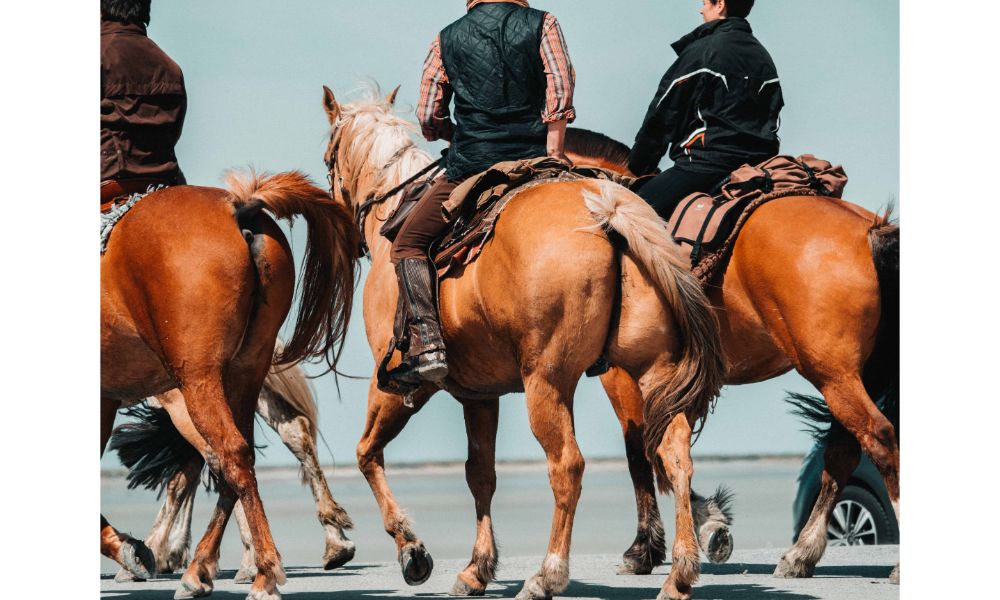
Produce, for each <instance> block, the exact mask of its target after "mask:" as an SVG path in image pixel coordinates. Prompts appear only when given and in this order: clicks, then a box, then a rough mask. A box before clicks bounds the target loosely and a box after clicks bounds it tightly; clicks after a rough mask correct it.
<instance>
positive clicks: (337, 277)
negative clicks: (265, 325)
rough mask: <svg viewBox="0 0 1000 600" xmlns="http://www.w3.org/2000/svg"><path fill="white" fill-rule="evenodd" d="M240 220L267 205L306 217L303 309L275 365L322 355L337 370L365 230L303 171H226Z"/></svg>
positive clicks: (275, 211) (285, 216) (279, 212)
mask: <svg viewBox="0 0 1000 600" xmlns="http://www.w3.org/2000/svg"><path fill="white" fill-rule="evenodd" d="M226 188H227V190H228V191H229V194H230V197H231V201H232V202H233V205H234V206H235V207H236V212H237V220H238V221H241V220H245V219H247V218H248V217H250V216H254V215H256V214H257V213H258V212H259V211H260V210H262V209H267V210H268V211H270V212H271V213H272V214H274V216H276V217H278V218H280V219H287V220H288V221H292V220H293V219H294V217H295V216H298V215H301V216H303V217H305V220H306V223H307V225H308V229H309V233H308V241H307V242H306V250H305V257H304V259H303V267H302V272H301V275H300V278H299V285H298V296H299V309H298V317H297V319H296V321H295V328H294V331H293V333H292V337H291V339H290V340H289V341H288V343H287V344H286V345H285V347H284V349H283V350H282V351H281V353H280V354H279V355H277V356H276V357H275V362H276V363H294V362H299V361H301V360H305V359H309V358H323V359H324V360H325V361H326V363H327V365H328V366H329V367H330V370H334V369H335V367H336V364H337V360H338V359H339V358H340V353H341V351H342V350H343V347H344V337H345V334H346V332H347V324H348V322H349V321H350V318H351V307H352V302H353V299H354V285H355V282H356V280H357V261H356V258H357V257H358V248H359V247H360V234H359V233H358V230H357V228H356V227H355V226H354V220H353V219H352V218H351V215H350V213H349V212H348V209H347V207H346V206H344V205H343V204H342V203H339V202H336V201H334V200H333V199H332V198H331V197H330V194H329V193H327V192H326V191H324V190H322V189H320V188H318V187H316V186H315V185H313V184H312V182H311V181H310V180H309V178H307V177H306V176H305V175H303V174H302V173H300V172H298V171H289V172H285V173H278V174H277V175H267V174H257V173H256V172H254V171H252V170H251V171H250V172H249V173H240V172H235V171H230V172H229V173H227V174H226Z"/></svg>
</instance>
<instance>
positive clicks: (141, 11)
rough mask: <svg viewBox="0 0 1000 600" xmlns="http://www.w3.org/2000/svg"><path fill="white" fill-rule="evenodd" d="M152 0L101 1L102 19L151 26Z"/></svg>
mask: <svg viewBox="0 0 1000 600" xmlns="http://www.w3.org/2000/svg"><path fill="white" fill-rule="evenodd" d="M150 2H151V0H101V18H102V19H104V20H107V21H118V22H120V23H135V24H137V25H149V3H150Z"/></svg>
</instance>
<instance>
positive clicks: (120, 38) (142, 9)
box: [101, 0, 187, 204]
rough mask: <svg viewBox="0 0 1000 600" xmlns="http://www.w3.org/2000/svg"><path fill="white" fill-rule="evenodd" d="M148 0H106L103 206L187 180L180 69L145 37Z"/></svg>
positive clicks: (103, 4)
mask: <svg viewBox="0 0 1000 600" xmlns="http://www.w3.org/2000/svg"><path fill="white" fill-rule="evenodd" d="M149 5H150V0H101V203H102V204H104V203H105V202H107V201H109V200H112V199H114V198H115V197H118V196H122V195H127V194H130V193H134V192H144V191H146V188H147V187H148V186H149V185H156V184H166V185H175V184H182V183H184V175H183V174H182V173H181V170H180V167H178V165H177V157H176V155H175V154H174V146H175V145H176V144H177V140H178V139H180V136H181V128H182V127H183V125H184V113H185V111H186V110H187V95H186V93H185V90H184V76H183V74H182V73H181V69H180V67H178V66H177V63H175V62H174V61H173V60H171V59H170V57H169V56H167V55H166V53H164V52H163V50H161V49H160V47H159V46H157V45H156V44H155V43H154V42H153V41H152V40H150V39H149V38H148V37H147V36H146V25H148V24H149Z"/></svg>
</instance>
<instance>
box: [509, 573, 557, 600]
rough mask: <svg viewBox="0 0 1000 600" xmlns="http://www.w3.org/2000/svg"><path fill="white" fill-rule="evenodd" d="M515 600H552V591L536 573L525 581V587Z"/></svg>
mask: <svg viewBox="0 0 1000 600" xmlns="http://www.w3.org/2000/svg"><path fill="white" fill-rule="evenodd" d="M514 600H552V592H550V591H548V590H546V589H545V587H544V586H543V585H542V578H541V577H539V576H538V575H535V576H533V577H532V578H531V579H529V580H527V581H525V582H524V587H523V588H521V591H520V592H518V593H517V596H515V597H514Z"/></svg>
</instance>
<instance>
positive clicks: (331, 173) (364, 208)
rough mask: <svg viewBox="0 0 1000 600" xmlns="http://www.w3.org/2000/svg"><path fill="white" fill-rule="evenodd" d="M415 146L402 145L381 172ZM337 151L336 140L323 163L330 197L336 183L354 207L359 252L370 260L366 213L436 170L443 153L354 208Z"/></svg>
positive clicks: (338, 141)
mask: <svg viewBox="0 0 1000 600" xmlns="http://www.w3.org/2000/svg"><path fill="white" fill-rule="evenodd" d="M415 145H416V144H414V143H413V142H412V141H410V142H409V143H408V144H406V145H404V146H403V147H402V148H400V149H399V150H397V151H396V153H395V154H393V155H392V157H391V158H390V159H389V161H388V162H387V163H386V164H385V165H384V166H383V167H382V171H383V172H384V171H385V170H386V169H388V168H389V167H391V166H392V165H394V164H396V162H398V161H399V160H400V159H401V158H402V157H403V155H404V154H406V151H407V150H409V149H410V148H412V147H414V146H415ZM338 150H340V140H337V142H336V143H335V144H334V146H333V148H331V149H330V156H329V158H328V159H326V161H325V163H326V180H327V181H328V182H329V184H330V197H331V198H334V199H336V195H335V194H334V182H335V181H336V185H337V187H338V188H339V189H340V195H341V197H342V198H343V199H344V201H345V202H347V204H348V206H354V223H355V225H357V227H358V230H359V231H360V232H361V252H362V254H364V255H365V256H367V257H368V258H369V259H370V258H371V252H370V251H369V249H368V242H367V241H365V219H366V218H368V213H369V212H370V211H371V209H372V208H373V207H375V206H377V205H379V204H381V203H383V202H385V201H386V200H388V199H389V198H391V197H393V196H395V195H396V194H398V193H399V192H401V191H402V190H403V189H404V188H405V187H406V186H408V185H410V184H411V183H413V182H414V181H416V180H417V179H420V177H422V176H424V175H426V174H427V173H428V172H430V171H432V170H435V169H437V168H438V167H439V166H440V165H441V161H442V160H444V153H443V152H442V157H441V158H439V159H437V160H435V161H434V162H432V163H430V164H429V165H427V166H426V167H424V168H423V169H421V170H420V171H418V172H417V173H416V174H414V175H413V176H412V177H410V178H408V179H407V180H406V181H404V182H402V183H400V184H399V185H397V186H396V187H394V188H392V189H391V190H389V191H388V192H386V193H384V194H381V195H379V196H374V195H373V196H369V197H368V198H367V199H365V200H364V201H363V202H361V203H359V204H357V205H356V206H355V205H354V202H352V201H351V193H350V192H349V191H348V190H347V187H346V185H345V182H344V176H343V175H342V174H341V173H340V168H339V167H338V166H337V152H338Z"/></svg>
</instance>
